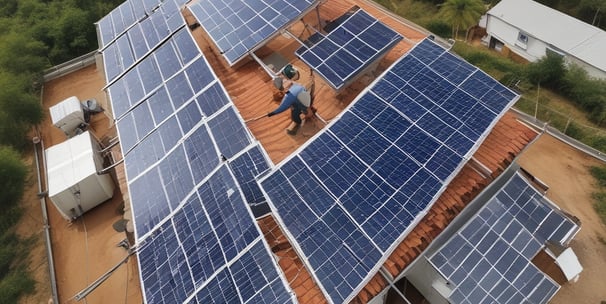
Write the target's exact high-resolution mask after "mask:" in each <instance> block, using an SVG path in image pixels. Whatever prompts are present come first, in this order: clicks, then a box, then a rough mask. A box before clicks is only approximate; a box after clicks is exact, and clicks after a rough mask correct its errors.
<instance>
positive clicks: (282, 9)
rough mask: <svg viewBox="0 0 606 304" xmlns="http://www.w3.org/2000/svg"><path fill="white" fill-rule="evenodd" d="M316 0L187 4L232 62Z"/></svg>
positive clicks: (203, 0) (206, 0) (207, 0)
mask: <svg viewBox="0 0 606 304" xmlns="http://www.w3.org/2000/svg"><path fill="white" fill-rule="evenodd" d="M318 4H319V1H318V0H295V1H278V2H276V1H270V0H259V1H244V0H234V1H230V2H229V5H228V4H226V3H224V1H222V0H201V1H198V2H196V3H193V4H188V5H187V7H188V8H189V9H190V11H191V12H192V14H193V15H194V17H195V18H196V20H197V21H198V22H199V23H200V25H201V26H202V28H203V29H204V30H205V31H206V33H207V34H208V36H209V37H210V38H211V40H212V41H213V42H214V43H215V46H216V47H217V49H218V50H219V52H220V53H221V54H223V58H224V59H225V60H226V61H227V63H228V64H229V65H230V66H233V65H235V64H236V63H238V62H239V61H241V60H242V59H243V58H244V57H246V55H247V54H248V53H250V52H254V51H255V50H256V49H258V48H259V47H261V46H262V45H263V44H265V43H266V42H267V41H269V40H271V39H272V38H273V37H275V36H276V35H278V34H279V32H280V31H281V30H283V29H285V28H287V27H288V26H290V24H291V23H293V22H294V21H296V20H299V19H301V17H303V16H304V15H306V14H307V13H308V12H309V11H311V10H312V9H313V8H314V7H316V6H317V5H318Z"/></svg>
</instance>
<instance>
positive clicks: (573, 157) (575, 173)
mask: <svg viewBox="0 0 606 304" xmlns="http://www.w3.org/2000/svg"><path fill="white" fill-rule="evenodd" d="M518 163H519V164H520V165H521V166H522V167H523V168H525V169H526V170H528V171H529V172H530V173H531V174H533V175H534V176H535V177H537V178H539V179H540V180H542V181H543V182H545V183H546V184H547V185H548V186H549V190H548V191H547V197H549V198H550V199H551V200H552V201H553V202H554V203H556V204H557V205H558V206H559V207H560V208H562V209H563V210H565V211H566V212H568V213H570V214H572V215H574V216H576V217H578V218H579V219H580V220H581V231H580V232H579V233H578V234H577V236H576V237H575V238H574V239H573V241H572V242H571V243H570V245H571V247H572V249H573V250H574V252H575V253H576V254H577V256H578V258H579V261H580V262H581V265H583V268H584V269H583V272H581V274H580V277H579V280H578V281H577V282H576V283H568V284H566V285H564V286H562V288H561V289H560V290H559V291H558V293H557V294H556V295H555V297H554V298H553V299H552V301H551V303H553V304H570V303H595V304H599V303H600V302H601V301H606V283H605V282H604V274H605V273H606V243H604V241H603V240H604V239H606V225H604V223H602V221H601V220H600V218H599V217H598V215H597V213H596V212H595V210H594V209H593V206H592V202H593V201H592V199H591V193H592V192H594V191H596V188H595V184H594V178H593V177H592V176H591V174H590V173H589V168H590V167H591V166H603V165H604V163H603V162H601V161H599V160H597V159H595V158H593V157H591V156H588V155H586V154H584V153H582V152H580V151H578V150H576V149H574V148H572V147H570V146H569V145H566V144H564V143H562V142H561V141H559V140H558V139H556V138H554V137H552V136H550V135H547V134H544V135H542V136H541V137H540V138H539V139H538V140H537V141H536V142H535V143H534V144H533V145H532V146H530V148H529V149H528V150H527V151H525V152H524V153H523V154H522V156H521V157H520V158H519V160H518Z"/></svg>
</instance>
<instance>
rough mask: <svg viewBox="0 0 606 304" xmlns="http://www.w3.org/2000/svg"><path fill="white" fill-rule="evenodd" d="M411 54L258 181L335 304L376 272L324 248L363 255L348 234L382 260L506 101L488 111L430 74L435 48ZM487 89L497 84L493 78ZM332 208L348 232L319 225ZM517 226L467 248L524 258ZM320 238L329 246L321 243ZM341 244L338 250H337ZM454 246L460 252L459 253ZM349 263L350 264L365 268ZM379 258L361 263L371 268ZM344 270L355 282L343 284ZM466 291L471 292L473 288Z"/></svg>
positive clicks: (463, 254) (462, 254)
mask: <svg viewBox="0 0 606 304" xmlns="http://www.w3.org/2000/svg"><path fill="white" fill-rule="evenodd" d="M364 20H365V19H362V20H361V21H360V22H361V23H363V22H365V21H364ZM365 26H366V27H365ZM365 26H359V28H357V29H356V28H355V27H352V29H351V30H352V31H354V32H355V31H357V32H364V29H365V28H367V27H368V25H365ZM337 29H339V28H337ZM337 29H335V30H333V32H334V31H336V30H337ZM340 30H341V31H342V30H343V29H340ZM331 33H332V32H331ZM335 33H337V34H335V38H334V39H335V40H336V41H338V42H342V41H343V40H344V39H349V38H351V37H350V35H348V34H347V33H343V32H335ZM351 33H352V35H353V32H351ZM324 41H328V42H331V41H330V40H324ZM322 43H324V44H322ZM331 43H332V42H331ZM341 44H342V43H339V45H341ZM317 45H321V47H320V48H319V50H320V52H322V51H324V50H326V49H330V47H327V46H330V44H327V43H326V42H320V43H318V44H317ZM334 45H337V44H336V43H334ZM410 54H413V55H414V54H416V55H417V56H410V55H409V56H404V57H403V58H401V59H400V60H398V61H397V62H396V63H395V64H394V65H393V66H392V67H391V68H389V69H388V70H387V71H386V72H385V73H384V74H383V76H382V77H381V78H379V79H377V80H376V82H375V84H374V85H373V86H372V87H370V88H369V90H367V91H365V92H364V93H363V94H361V96H359V97H358V98H357V99H356V100H355V101H354V102H353V103H352V105H351V106H350V107H349V108H348V110H346V111H345V112H344V113H343V114H342V115H341V117H339V119H337V120H336V121H334V122H332V123H331V124H330V126H329V128H328V131H325V132H324V133H321V134H319V135H318V136H317V137H315V138H314V140H313V141H311V142H309V143H308V144H307V145H306V146H305V147H304V148H303V149H302V150H301V151H300V152H299V153H298V155H297V156H295V157H292V158H290V159H288V160H286V161H285V162H284V163H283V164H282V165H281V166H280V167H278V168H277V170H275V171H274V172H272V173H270V174H269V175H268V176H266V177H264V178H262V180H261V186H262V188H263V190H264V191H265V192H266V193H267V195H268V197H269V203H270V205H272V206H273V209H274V210H275V211H276V214H277V216H278V218H279V219H280V220H281V222H282V223H284V225H285V226H286V227H285V228H286V230H287V231H288V232H289V233H290V234H291V235H292V237H293V238H294V240H295V241H296V243H297V244H298V245H299V246H298V248H300V250H301V251H302V254H303V255H304V256H305V257H306V258H307V259H308V261H309V265H308V266H309V267H310V268H311V269H312V271H313V272H314V273H316V274H317V277H318V279H319V282H320V284H321V285H322V286H323V287H324V290H325V291H326V292H327V296H328V297H329V298H331V299H332V301H334V302H343V301H347V300H351V298H352V297H353V295H355V293H356V292H357V291H359V289H360V288H361V287H362V286H363V285H364V283H365V282H368V280H369V279H370V278H371V277H372V275H374V273H371V272H360V269H359V268H357V267H358V266H356V265H350V264H349V263H347V262H343V261H342V259H343V256H339V255H335V254H334V253H328V252H327V251H334V250H341V251H343V250H349V251H348V252H345V253H340V254H349V252H350V251H352V252H353V253H354V254H359V253H360V252H361V251H356V250H355V249H354V248H353V246H352V243H351V242H354V240H353V239H351V238H347V237H349V236H351V235H352V234H355V235H356V236H359V237H362V236H363V238H364V239H369V240H370V242H369V243H365V244H366V245H368V246H370V247H369V248H368V249H366V251H365V252H372V251H376V252H377V254H379V255H381V256H383V257H386V256H387V255H388V254H389V253H390V251H391V250H393V248H394V245H395V242H397V241H398V240H400V239H401V238H402V237H403V236H404V235H405V234H406V233H407V231H408V230H410V225H411V223H414V222H415V220H418V218H419V216H421V215H422V214H424V213H423V212H424V210H427V209H428V208H429V207H430V206H431V204H433V202H434V201H435V200H436V199H437V198H438V197H439V195H440V194H441V192H442V191H443V189H444V187H445V186H446V184H445V183H446V182H448V181H450V179H451V178H452V177H453V176H454V175H455V174H456V173H457V172H458V171H459V170H460V168H461V167H462V165H463V163H464V162H465V159H466V157H468V156H469V155H471V154H472V153H474V152H475V149H477V146H478V145H479V143H480V142H481V141H482V140H483V138H484V137H485V136H486V135H487V134H488V132H489V131H490V128H491V126H492V124H493V123H494V121H495V120H496V119H497V118H498V117H500V115H502V113H503V112H504V111H505V110H506V109H507V106H508V105H510V104H511V103H512V102H513V99H514V98H512V99H511V100H510V101H509V102H508V103H507V105H502V106H501V108H500V109H499V111H498V112H496V113H495V112H493V111H492V110H490V109H488V108H487V107H486V106H485V103H484V102H483V101H482V100H478V99H477V98H475V97H474V96H473V94H466V93H465V92H464V91H463V90H461V89H459V88H457V87H456V86H455V85H454V84H453V83H452V81H451V80H450V78H446V77H450V76H449V75H445V76H443V75H441V74H440V73H438V72H436V71H437V70H434V69H432V68H431V67H429V65H430V64H431V63H432V62H434V61H436V59H439V58H440V56H447V55H445V54H448V53H447V52H445V50H444V49H443V48H441V47H439V46H437V45H435V44H434V43H432V42H430V41H424V42H422V43H421V44H419V45H417V46H416V47H415V48H414V49H413V51H411V53H410ZM457 60H460V59H458V58H457V57H451V56H449V57H448V63H449V64H455V65H456V66H457V67H461V68H458V70H457V71H458V72H457V73H459V74H457V75H456V76H457V77H461V78H462V77H463V74H464V73H465V71H467V70H466V69H465V67H467V66H468V65H467V64H466V63H464V62H460V63H459V62H457ZM436 65H439V64H438V63H436ZM472 73H474V70H469V71H468V74H467V76H469V77H471V76H470V75H472ZM453 77H454V76H453ZM469 77H465V79H468V78H469ZM492 83H493V84H494V85H495V87H498V83H497V82H496V81H494V80H492ZM453 103H454V104H455V105H453ZM457 104H462V105H464V106H462V107H459V106H457ZM481 109H483V110H484V111H481ZM457 111H458V112H457ZM472 117H473V118H474V119H476V120H473V119H472ZM309 193H313V194H309ZM336 210H338V211H339V212H338V215H339V218H342V221H343V223H351V225H349V226H347V227H349V228H348V229H350V230H347V231H349V233H348V234H343V233H342V232H341V231H342V230H340V227H337V226H334V225H332V221H327V220H326V218H327V216H329V215H330V214H331V211H333V212H336ZM500 214H502V213H499V215H500ZM520 224H521V225H519V226H512V227H511V228H510V230H506V229H507V228H508V227H507V226H505V227H503V230H501V231H499V233H498V234H497V233H496V232H492V231H490V230H489V229H488V228H487V227H484V228H482V230H484V231H486V230H488V232H487V233H486V234H487V235H488V236H489V237H488V238H482V237H481V235H473V238H474V242H476V243H479V245H478V246H482V248H483V249H484V250H486V251H487V250H490V248H493V243H494V240H496V239H498V238H500V237H501V234H503V233H504V232H505V231H506V237H505V239H506V240H507V242H512V243H513V242H516V241H518V242H519V243H520V246H523V249H522V250H523V251H524V252H531V251H532V250H534V249H536V244H538V243H532V242H530V241H528V240H524V239H522V238H520V239H519V240H518V239H517V238H516V237H517V235H516V237H514V235H513V234H514V232H515V231H518V230H516V229H518V228H520V227H521V226H522V224H523V223H520ZM560 234H563V233H560ZM328 239H330V240H331V241H330V242H327V241H326V240H328ZM502 242H503V245H504V246H505V247H503V246H501V247H499V248H500V249H503V248H505V249H506V246H507V245H508V244H509V243H507V242H506V241H502ZM466 243H467V244H468V245H467V247H469V248H468V249H467V250H465V251H456V252H455V253H456V254H454V258H455V259H457V261H459V260H460V262H463V261H464V260H465V259H466V258H467V255H468V254H469V253H470V251H472V250H471V249H472V248H473V246H472V245H471V244H469V242H466ZM340 244H343V245H342V246H343V247H344V248H341V249H339V248H335V247H338V246H340ZM324 247H326V248H328V249H325V248H324ZM460 247H466V246H462V245H461V246H459V245H458V247H457V248H460ZM495 250H496V249H495ZM494 252H498V251H494ZM535 253H536V251H535ZM472 254H473V257H472V258H473V259H475V260H478V261H480V260H482V255H481V254H480V253H479V251H475V253H472ZM446 256H448V257H450V256H451V255H450V254H448V255H445V256H444V259H446ZM357 258H359V261H358V262H360V261H364V259H363V258H361V257H357ZM491 259H496V260H498V258H495V257H491ZM380 260H381V258H379V259H373V258H367V261H368V262H369V263H372V262H373V261H374V262H376V263H379V262H380ZM349 261H351V260H349ZM484 261H485V262H483V263H482V264H481V269H484V268H486V267H485V265H486V261H488V257H487V258H485V259H484ZM329 263H330V265H339V268H338V270H335V269H332V268H330V267H328V266H325V265H327V264H329ZM446 265H447V266H444V267H449V271H455V270H456V269H455V267H453V266H450V263H446ZM367 266H368V269H372V268H373V267H375V266H373V265H371V264H368V265H367ZM473 266H475V264H474V265H473ZM472 268H473V267H472ZM478 269H480V268H478ZM472 270H473V269H469V270H466V271H467V272H466V273H462V272H461V271H459V272H457V276H458V277H465V276H466V274H467V273H471V271H472ZM335 271H336V272H337V273H336V274H335V273H334V272H335ZM352 272H355V273H356V275H351V276H350V277H346V274H351V273H352ZM474 276H475V277H476V281H475V283H476V285H477V281H478V280H480V279H481V278H478V276H479V273H474ZM472 280H473V279H472ZM476 285H474V286H476ZM469 292H470V293H472V292H474V290H473V288H471V289H470V290H469ZM466 296H467V294H465V296H464V297H463V299H465V297H466ZM473 299H474V300H476V299H479V303H481V302H485V301H487V300H486V299H491V298H490V297H487V296H486V295H485V294H484V295H482V294H481V293H480V292H479V291H476V292H475V293H474V294H473Z"/></svg>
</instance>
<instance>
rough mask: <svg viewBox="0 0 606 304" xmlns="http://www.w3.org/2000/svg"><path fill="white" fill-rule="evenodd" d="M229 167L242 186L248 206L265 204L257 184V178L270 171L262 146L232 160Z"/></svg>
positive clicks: (255, 147)
mask: <svg viewBox="0 0 606 304" xmlns="http://www.w3.org/2000/svg"><path fill="white" fill-rule="evenodd" d="M229 167H230V168H231V170H232V172H233V173H234V176H235V177H236V180H237V181H238V184H240V188H241V189H242V193H244V197H245V198H246V202H247V203H248V204H251V205H255V204H260V203H263V202H265V196H263V193H262V192H261V189H260V188H259V185H258V184H257V180H256V177H257V176H258V175H259V174H261V173H265V172H267V171H268V170H269V161H268V160H267V157H266V156H265V154H264V153H263V151H262V149H261V147H260V146H254V147H253V148H251V149H250V150H248V151H246V152H244V153H243V154H241V155H239V156H237V157H236V158H234V159H233V160H231V161H230V162H229Z"/></svg>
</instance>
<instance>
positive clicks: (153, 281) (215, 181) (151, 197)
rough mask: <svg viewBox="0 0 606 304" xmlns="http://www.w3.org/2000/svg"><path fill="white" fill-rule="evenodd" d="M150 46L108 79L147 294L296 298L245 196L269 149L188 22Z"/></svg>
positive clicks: (152, 297)
mask: <svg viewBox="0 0 606 304" xmlns="http://www.w3.org/2000/svg"><path fill="white" fill-rule="evenodd" d="M160 13H161V11H159V10H156V11H155V12H154V14H160ZM133 28H134V27H133ZM144 34H145V35H144V36H146V37H147V36H148V35H147V34H146V32H144ZM149 52H150V53H149V54H148V55H147V56H145V57H144V58H143V59H141V60H139V61H136V62H134V63H133V66H132V68H131V69H129V70H128V71H126V72H125V73H123V74H121V75H119V76H117V78H116V80H115V81H114V82H113V83H111V84H109V86H108V93H109V96H110V100H111V105H112V109H113V112H114V116H115V118H116V126H117V130H118V135H119V137H120V145H121V148H122V152H123V155H124V165H125V169H126V177H127V178H126V179H127V185H128V189H129V195H130V203H131V206H132V212H133V217H134V226H135V238H136V240H137V254H138V261H139V269H140V275H141V283H142V290H143V293H144V300H145V302H146V303H186V302H187V303H213V302H224V303H290V302H292V301H293V296H292V293H291V292H290V290H289V287H288V285H287V283H286V281H285V279H284V277H283V275H282V274H281V272H280V271H279V270H278V265H277V264H276V262H275V260H274V258H273V256H272V255H271V252H270V250H269V247H268V245H267V243H266V241H265V239H264V237H263V235H262V232H261V230H260V229H259V227H258V226H257V224H256V222H255V220H254V217H253V215H252V212H251V210H250V208H248V206H247V200H249V199H250V203H251V204H258V203H260V202H262V200H263V197H262V195H260V193H261V191H260V189H259V186H258V184H256V183H255V178H256V176H257V174H260V173H263V172H265V171H266V170H267V169H268V168H269V166H270V163H269V161H268V157H267V156H266V155H265V151H264V150H263V149H262V148H261V147H260V146H259V144H258V143H257V142H255V141H254V140H253V138H252V136H251V135H250V133H249V131H248V130H247V128H246V126H245V124H244V121H243V120H242V118H241V117H240V116H239V114H238V112H237V110H236V108H235V106H234V104H233V103H232V101H231V100H230V99H229V97H228V95H227V93H226V91H225V89H224V87H223V86H222V84H221V83H220V81H219V80H218V79H217V78H216V75H215V74H214V73H213V72H212V70H211V68H210V66H209V65H208V62H207V61H206V59H205V58H204V56H203V55H202V53H201V52H200V49H199V48H198V46H197V45H196V44H195V42H194V39H193V37H192V35H191V33H190V32H189V31H188V30H187V28H185V27H183V28H181V29H180V30H178V31H176V32H175V33H174V34H172V35H169V36H168V38H167V39H166V40H164V42H159V45H158V46H157V47H155V48H154V49H150V51H149Z"/></svg>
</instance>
